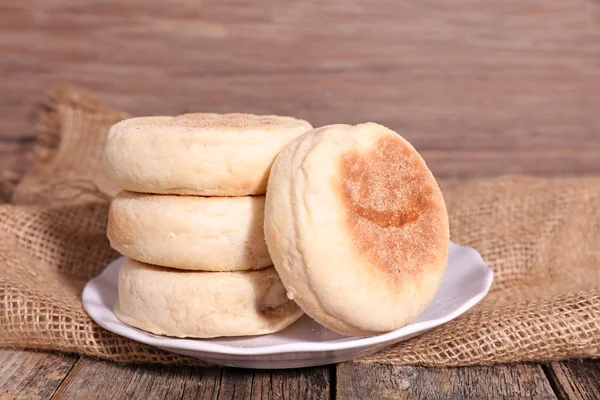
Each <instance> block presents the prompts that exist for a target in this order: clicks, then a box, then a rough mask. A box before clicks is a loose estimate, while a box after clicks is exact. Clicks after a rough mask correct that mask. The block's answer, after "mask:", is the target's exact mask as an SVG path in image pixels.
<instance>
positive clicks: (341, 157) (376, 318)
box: [265, 123, 449, 336]
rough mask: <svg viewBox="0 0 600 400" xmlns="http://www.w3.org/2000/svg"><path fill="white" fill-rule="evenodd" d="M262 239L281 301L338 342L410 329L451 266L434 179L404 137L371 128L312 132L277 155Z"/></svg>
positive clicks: (368, 125)
mask: <svg viewBox="0 0 600 400" xmlns="http://www.w3.org/2000/svg"><path fill="white" fill-rule="evenodd" d="M265 236H266V241H267V246H268V249H269V253H270V254H271V258H272V260H273V263H274V265H275V268H276V270H277V272H278V273H279V276H280V277H281V280H282V281H283V284H284V285H285V287H286V288H287V291H288V297H289V298H290V299H293V300H294V301H295V302H296V303H297V304H298V305H299V306H300V307H301V308H302V309H303V310H304V311H305V312H306V314H308V315H309V316H311V317H312V318H313V319H315V320H316V321H317V322H319V323H321V324H322V325H324V326H326V327H328V328H330V329H332V330H334V331H336V332H339V333H341V334H345V335H355V336H367V335H375V334H379V333H382V332H388V331H391V330H395V329H398V328H400V327H402V326H404V325H406V324H408V323H410V322H411V321H413V320H414V319H415V318H416V317H417V316H418V315H419V314H421V312H422V311H423V310H424V309H425V307H426V306H427V305H428V304H429V303H430V302H431V300H432V299H433V297H434V295H435V293H436V291H437V290H438V287H439V285H440V282H441V280H442V276H443V274H444V270H445V267H446V264H447V259H448V247H449V228H448V216H447V212H446V206H445V203H444V199H443V197H442V193H441V191H440V189H439V187H438V185H437V182H436V180H435V178H434V177H433V175H432V174H431V172H430V171H429V169H428V168H427V165H426V164H425V161H423V159H422V158H421V156H420V155H419V153H417V151H416V150H415V149H414V148H413V147H412V146H411V145H410V144H409V143H408V142H407V141H406V140H405V139H403V138H402V137H401V136H399V135H398V134H396V133H395V132H393V131H391V130H389V129H387V128H385V127H383V126H381V125H378V124H374V123H365V124H360V125H356V126H350V125H331V126H325V127H322V128H318V129H314V130H312V131H310V132H307V133H306V134H304V135H302V136H300V137H298V138H296V139H295V140H293V141H292V142H291V143H290V144H288V145H287V146H286V147H285V148H284V149H283V150H282V151H281V152H280V153H279V155H278V156H277V159H276V161H275V163H274V164H273V167H272V169H271V176H270V178H269V186H268V191H267V195H266V205H265Z"/></svg>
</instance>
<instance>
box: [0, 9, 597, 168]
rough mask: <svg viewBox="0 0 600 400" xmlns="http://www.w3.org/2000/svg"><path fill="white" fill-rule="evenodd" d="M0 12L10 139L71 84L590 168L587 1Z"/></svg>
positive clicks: (130, 103) (177, 106)
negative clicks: (57, 87)
mask: <svg viewBox="0 0 600 400" xmlns="http://www.w3.org/2000/svg"><path fill="white" fill-rule="evenodd" d="M0 15H1V16H2V17H0V93H2V96H0V132H2V133H3V134H4V135H10V136H11V137H23V136H25V137H30V136H31V135H32V134H33V125H32V123H31V111H32V109H33V107H34V105H35V103H36V101H37V100H38V99H39V98H40V94H41V93H42V92H43V90H44V89H46V88H47V87H48V86H49V85H51V84H54V83H57V82H70V83H73V84H77V85H82V86H84V87H86V88H88V89H91V90H93V91H95V92H97V93H98V94H99V96H100V98H101V99H102V100H104V101H106V102H108V103H110V104H111V105H114V106H116V107H120V108H123V109H126V110H128V111H130V112H131V113H133V114H135V115H144V114H156V113H159V114H173V113H179V112H183V111H192V110H194V111H216V112H227V111H248V112H255V113H278V114H290V115H295V116H298V117H301V118H306V119H308V120H309V121H311V122H312V123H313V124H314V125H315V126H318V125H323V124H329V123H339V122H347V123H356V122H361V121H368V120H372V121H376V122H380V123H382V124H385V125H387V126H389V127H390V128H392V129H395V130H398V131H400V132H404V133H405V136H406V137H407V138H408V139H409V140H410V141H411V142H412V143H414V144H415V146H416V147H417V148H418V149H419V150H422V151H429V150H434V151H437V152H445V153H447V154H449V155H448V156H447V158H450V157H451V156H452V154H453V153H454V152H457V156H458V155H460V156H463V155H465V154H467V155H468V154H470V153H480V152H481V151H484V153H485V152H490V151H494V152H496V151H505V152H504V153H498V160H497V161H496V162H497V163H500V160H504V161H505V162H504V166H505V167H508V168H512V169H514V170H516V171H519V172H520V171H527V170H529V169H530V168H533V167H531V164H533V163H535V157H533V161H528V156H527V155H529V154H532V153H530V152H533V153H536V152H538V151H540V152H546V153H544V154H545V156H544V159H543V160H542V161H543V162H542V163H541V164H539V165H537V166H536V167H535V168H533V170H534V172H536V173H537V172H538V171H540V170H541V173H544V172H546V171H551V172H552V173H555V172H556V171H558V172H562V171H563V168H565V169H566V170H567V172H573V173H579V172H582V171H583V168H581V167H570V166H569V163H570V162H573V163H575V164H578V163H580V161H579V160H580V158H579V157H580V155H579V154H580V153H579V152H580V151H582V152H583V153H584V154H585V156H584V157H585V159H586V161H585V164H586V166H587V168H588V170H589V171H591V172H599V171H600V157H597V158H596V159H595V160H594V159H593V156H594V155H596V156H598V154H600V140H598V138H599V137H600V113H598V109H600V3H598V2H597V1H595V0H569V1H563V0H545V1H528V2H523V1H519V0H508V1H488V0H459V1H457V2H453V4H452V6H450V5H448V4H447V2H445V1H442V0H428V1H422V2H416V3H415V2H412V3H411V2H398V1H391V0H388V1H381V2H378V3H377V5H373V4H372V3H371V2H367V1H350V2H337V1H334V0H326V1H319V2H316V1H315V2H305V1H299V0H296V1H291V2H284V3H282V2H278V1H275V0H269V1H262V2H260V3H259V4H256V3H249V2H243V1H226V2H202V3H198V2H195V1H191V0H179V1H177V2H176V3H174V4H170V5H169V7H164V6H163V5H160V4H159V3H150V2H144V1H141V0H136V1H130V2H125V3H123V2H120V1H116V0H107V1H103V2H100V3H89V2H86V3H81V4H74V3H73V2H71V1H68V0H50V1H45V2H37V1H33V0H23V1H19V2H16V1H8V2H2V4H0ZM517 150H518V151H519V152H521V153H520V154H519V157H513V158H511V156H512V155H514V153H513V152H514V151H517ZM494 154H496V153H494ZM553 155H556V156H557V157H558V158H560V159H561V160H565V161H563V162H560V163H559V164H558V166H556V165H554V164H553V163H552V162H551V157H552V156H553ZM443 159H445V158H440V159H439V160H440V162H441V160H443ZM433 161H435V159H434V160H433ZM473 165H474V166H473V167H472V170H477V171H479V172H480V173H482V174H497V173H498V172H499V167H494V168H492V169H489V170H486V164H484V163H482V162H476V161H473ZM437 168H438V170H439V171H445V168H446V167H445V166H440V167H437ZM463 169H464V168H461V171H462V170H463ZM451 172H452V171H449V173H451ZM461 174H462V172H461Z"/></svg>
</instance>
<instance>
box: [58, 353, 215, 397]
mask: <svg viewBox="0 0 600 400" xmlns="http://www.w3.org/2000/svg"><path fill="white" fill-rule="evenodd" d="M188 380H189V381H193V385H191V388H192V390H193V391H194V393H195V394H196V395H204V396H199V397H200V398H202V397H204V398H214V393H216V392H217V391H218V388H219V380H220V372H219V371H218V370H216V369H202V368H197V369H194V368H186V367H173V368H168V367H161V366H146V365H118V364H114V363H111V362H106V361H94V360H90V359H87V358H81V359H80V360H79V361H78V362H77V364H75V366H74V367H73V370H72V371H71V373H70V374H69V376H68V377H67V378H66V379H65V380H64V381H63V383H62V385H61V386H60V387H59V388H58V390H57V391H56V393H55V395H54V396H53V398H56V399H82V398H83V399H85V398H89V399H107V400H108V399H122V398H127V399H145V400H151V399H157V400H158V399H181V398H182V396H183V394H184V392H185V388H186V386H187V381H188ZM199 389H201V390H199Z"/></svg>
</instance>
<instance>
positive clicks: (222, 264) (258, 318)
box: [105, 114, 449, 338]
mask: <svg viewBox="0 0 600 400" xmlns="http://www.w3.org/2000/svg"><path fill="white" fill-rule="evenodd" d="M105 167H106V171H107V173H108V175H109V176H110V177H111V178H112V180H113V181H114V182H115V184H117V185H118V186H120V187H121V188H122V189H123V191H122V192H121V193H120V194H119V195H117V196H116V197H115V199H114V200H113V202H112V203H111V207H110V211H109V221H108V237H109V239H110V242H111V245H112V247H113V248H115V249H116V250H118V251H119V252H121V253H122V254H123V255H125V256H126V257H127V258H126V260H125V261H124V263H123V265H122V267H121V269H120V272H119V300H118V303H117V304H116V306H115V314H116V315H117V317H118V318H119V319H120V320H121V321H123V322H124V323H127V324H130V325H132V326H135V327H138V328H141V329H144V330H147V331H150V332H152V333H155V334H161V335H169V336H177V337H199V338H208V337H215V336H241V335H258V334H265V333H272V332H276V331H278V330H281V329H283V328H285V327H287V326H288V325H290V324H291V323H293V322H294V321H296V320H297V319H298V318H299V317H300V316H301V315H302V313H303V312H305V313H306V314H308V315H309V316H310V317H312V318H313V319H315V320H316V321H317V322H319V323H321V324H322V325H324V326H326V327H328V328H330V329H332V330H334V331H336V332H338V333H341V334H345V335H356V336H368V335H376V334H379V333H382V332H388V331H391V330H394V329H398V328H400V327H402V326H404V325H406V324H408V323H410V322H411V321H413V320H414V319H415V318H416V317H417V316H418V315H419V314H420V313H421V312H422V311H423V310H424V309H425V308H426V306H427V305H428V304H429V302H430V301H431V300H432V299H433V297H434V295H435V293H436V291H437V290H438V288H439V285H440V283H441V280H442V277H443V274H444V270H445V267H446V264H447V259H448V247H449V228H448V216H447V212H446V206H445V203H444V199H443V197H442V193H441V191H440V189H439V187H438V185H437V182H436V180H435V178H434V177H433V175H432V174H431V172H430V171H429V169H428V168H427V165H426V164H425V161H424V160H423V159H422V158H421V156H420V155H419V153H418V152H417V151H416V150H415V149H414V148H413V147H412V146H411V145H410V143H408V142H407V141H406V140H405V139H403V138H402V137H401V136H400V135H398V134H397V133H395V132H393V131H391V130H389V129H387V128H385V127H383V126H381V125H378V124H375V123H365V124H359V125H356V126H351V125H343V124H339V125H330V126H325V127H321V128H317V129H312V127H311V126H310V124H309V123H308V122H306V121H302V120H297V119H294V118H289V117H278V116H256V115H248V114H225V115H217V114H185V115H180V116H177V117H144V118H133V119H129V120H125V121H122V122H119V123H118V124H116V125H115V126H113V127H112V128H111V130H110V132H109V133H108V136H107V141H106V148H105ZM265 193H266V195H265Z"/></svg>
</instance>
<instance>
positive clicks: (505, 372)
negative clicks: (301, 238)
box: [337, 363, 556, 399]
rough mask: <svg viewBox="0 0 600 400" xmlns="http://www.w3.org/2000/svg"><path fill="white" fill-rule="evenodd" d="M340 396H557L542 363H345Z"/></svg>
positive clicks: (341, 368)
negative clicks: (434, 365) (441, 365)
mask: <svg viewBox="0 0 600 400" xmlns="http://www.w3.org/2000/svg"><path fill="white" fill-rule="evenodd" d="M337 396H338V398H340V399H368V398H378V399H500V398H536V399H554V398H556V396H555V395H554V392H553V391H552V387H551V386H550V383H549V382H548V379H547V378H546V376H545V375H544V371H543V370H542V367H541V366H539V365H527V364H517V365H497V366H493V367H463V368H424V367H392V366H385V365H366V364H359V363H343V364H339V365H338V366H337Z"/></svg>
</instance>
